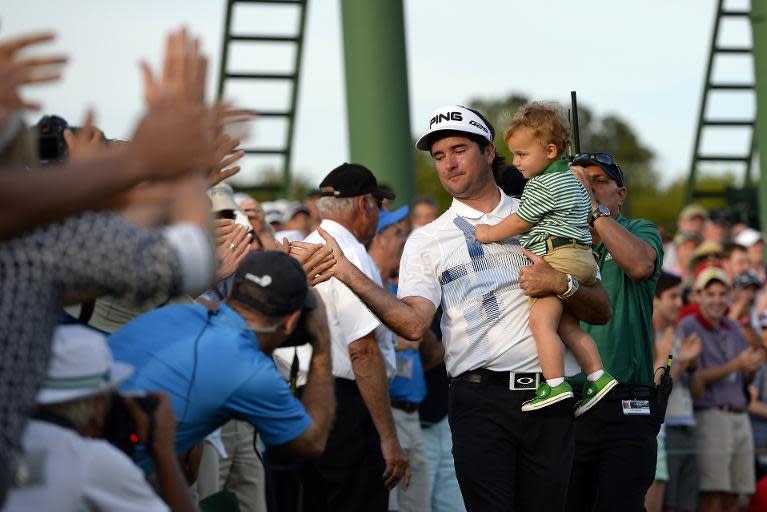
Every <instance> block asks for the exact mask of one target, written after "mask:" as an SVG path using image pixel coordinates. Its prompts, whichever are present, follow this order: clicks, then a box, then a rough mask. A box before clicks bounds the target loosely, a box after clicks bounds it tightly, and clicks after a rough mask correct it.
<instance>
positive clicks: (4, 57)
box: [0, 32, 67, 122]
mask: <svg viewBox="0 0 767 512" xmlns="http://www.w3.org/2000/svg"><path fill="white" fill-rule="evenodd" d="M54 38H55V36H54V34H52V33H49V32H46V33H39V34H31V35H27V36H21V37H17V38H14V39H11V40H9V41H5V42H4V43H2V44H0V106H3V107H5V108H6V109H8V110H15V109H27V110H38V109H39V108H40V104H39V103H36V102H32V101H28V100H25V99H23V98H22V97H21V95H20V93H19V89H20V87H21V86H23V85H31V84H42V83H47V82H55V81H57V80H58V79H59V78H61V73H60V71H59V67H60V66H61V65H62V64H65V63H66V62H67V57H66V56H64V55H44V56H39V57H27V58H23V57H21V56H20V53H21V52H22V50H24V49H26V48H28V47H31V46H34V45H39V44H41V43H47V42H50V41H53V39H54ZM2 121H3V120H2V119H0V122H2Z"/></svg>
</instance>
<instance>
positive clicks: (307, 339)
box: [280, 309, 312, 348]
mask: <svg viewBox="0 0 767 512" xmlns="http://www.w3.org/2000/svg"><path fill="white" fill-rule="evenodd" d="M307 314H308V311H307V310H306V309H303V310H301V316H299V317H298V323H297V324H296V328H295V330H294V331H293V332H292V333H291V334H290V336H288V337H287V339H286V340H285V341H283V342H282V343H281V344H280V347H281V348H282V347H298V346H300V345H306V344H307V343H311V341H312V335H311V333H310V332H309V329H307V328H306V315H307Z"/></svg>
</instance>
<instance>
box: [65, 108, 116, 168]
mask: <svg viewBox="0 0 767 512" xmlns="http://www.w3.org/2000/svg"><path fill="white" fill-rule="evenodd" d="M93 118H94V113H93V112H88V114H87V115H86V117H85V122H84V123H83V125H82V127H80V129H79V130H77V133H73V132H72V130H71V129H69V128H67V129H66V130H64V140H65V141H66V143H67V155H68V159H69V161H70V162H79V161H82V160H87V159H88V158H92V157H94V156H96V155H99V154H101V153H102V152H103V151H104V150H105V149H106V139H105V138H104V132H102V131H101V130H99V129H98V128H96V127H95V126H94V125H93Z"/></svg>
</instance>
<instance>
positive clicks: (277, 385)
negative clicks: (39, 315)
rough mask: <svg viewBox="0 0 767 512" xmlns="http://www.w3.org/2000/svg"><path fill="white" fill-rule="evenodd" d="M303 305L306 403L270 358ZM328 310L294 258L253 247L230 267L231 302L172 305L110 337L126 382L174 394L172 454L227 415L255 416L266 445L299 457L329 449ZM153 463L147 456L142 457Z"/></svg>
mask: <svg viewBox="0 0 767 512" xmlns="http://www.w3.org/2000/svg"><path fill="white" fill-rule="evenodd" d="M302 310H303V311H305V313H304V316H305V321H306V329H307V331H308V332H310V333H312V344H313V349H314V350H313V355H312V361H311V366H310V370H309V378H308V382H307V384H306V387H305V389H304V394H303V399H302V402H299V401H298V400H297V399H296V398H295V397H293V395H291V393H290V389H289V387H288V385H287V384H286V383H285V380H284V379H283V378H282V377H281V376H280V374H279V373H278V372H277V369H276V368H275V367H274V363H273V361H272V359H271V353H272V351H273V350H274V349H275V348H276V347H278V346H280V345H281V344H283V343H284V342H285V340H286V339H287V338H288V337H289V336H290V334H291V333H292V332H293V331H294V330H295V329H296V327H297V324H298V322H299V317H300V316H301V313H302ZM328 340H329V334H328V327H327V323H326V321H325V309H324V306H323V304H322V302H320V301H319V300H318V299H317V298H316V297H315V295H314V294H313V293H312V292H311V291H310V290H309V287H308V285H307V279H306V274H305V273H304V271H303V269H302V268H301V265H300V264H299V263H298V262H297V261H296V260H295V259H294V258H292V257H290V256H288V255H286V254H283V253H280V252H277V251H266V252H253V253H250V254H249V255H248V256H247V257H246V258H245V260H244V261H243V262H242V264H241V265H240V266H239V268H238V269H237V271H236V272H235V274H234V282H233V285H232V291H231V294H230V296H229V298H228V300H227V302H226V303H225V304H223V305H221V306H220V307H219V308H218V309H217V310H215V311H209V310H208V309H207V308H205V307H204V306H201V305H179V306H167V307H164V308H161V309H157V310H155V311H152V312H150V313H146V314H144V315H141V316H139V317H137V318H136V319H134V320H133V321H131V322H129V323H128V324H126V325H125V326H124V327H122V328H121V329H120V330H118V331H117V332H115V333H114V334H113V335H112V336H111V337H110V338H109V344H110V346H111V348H112V350H113V351H114V353H115V358H116V359H117V360H120V361H125V362H128V363H130V364H133V365H134V366H135V367H136V374H135V375H134V376H133V377H132V378H131V379H130V380H128V381H127V382H126V384H124V385H123V388H124V389H152V390H159V391H163V392H166V393H168V394H169V395H170V396H171V397H172V402H173V403H172V406H173V411H174V412H175V413H176V416H177V417H178V418H179V424H178V432H177V436H176V451H177V452H178V453H183V452H186V451H187V450H189V449H190V448H192V447H193V446H194V445H196V444H197V443H199V442H200V441H202V439H203V438H204V437H205V436H207V435H208V434H210V433H211V432H213V431H214V430H216V429H217V428H218V427H220V426H221V425H223V424H224V423H226V422H227V421H228V420H230V419H240V420H246V421H248V422H249V423H251V424H252V425H253V426H254V427H255V429H256V431H257V432H258V433H259V435H260V437H261V439H262V440H263V442H264V443H265V444H266V445H267V446H272V447H278V446H284V447H285V448H286V449H288V450H289V451H291V452H293V453H295V454H297V455H303V456H317V455H319V454H321V453H322V452H323V451H324V449H325V442H326V440H327V436H328V432H329V430H330V423H331V421H332V418H333V416H334V413H335V401H334V399H333V386H332V382H331V377H330V350H329V346H328V344H329V341H328ZM139 465H141V466H142V467H143V468H144V469H145V470H147V471H150V470H151V467H150V466H151V464H149V460H147V458H146V457H143V458H142V459H141V460H139Z"/></svg>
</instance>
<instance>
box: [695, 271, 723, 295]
mask: <svg viewBox="0 0 767 512" xmlns="http://www.w3.org/2000/svg"><path fill="white" fill-rule="evenodd" d="M711 281H720V282H721V283H722V284H724V285H725V286H727V287H729V286H730V279H729V278H728V277H727V273H726V272H725V271H724V270H722V269H721V268H719V267H706V268H704V269H703V270H701V271H700V272H698V275H697V276H695V283H694V285H693V287H694V288H695V289H696V290H702V289H704V288H705V287H706V286H708V285H709V283H711Z"/></svg>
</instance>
